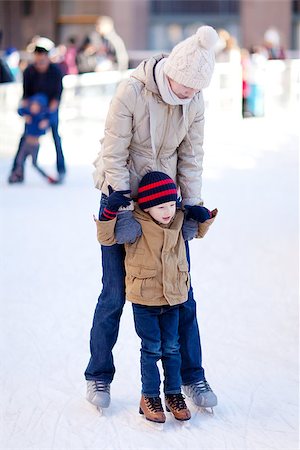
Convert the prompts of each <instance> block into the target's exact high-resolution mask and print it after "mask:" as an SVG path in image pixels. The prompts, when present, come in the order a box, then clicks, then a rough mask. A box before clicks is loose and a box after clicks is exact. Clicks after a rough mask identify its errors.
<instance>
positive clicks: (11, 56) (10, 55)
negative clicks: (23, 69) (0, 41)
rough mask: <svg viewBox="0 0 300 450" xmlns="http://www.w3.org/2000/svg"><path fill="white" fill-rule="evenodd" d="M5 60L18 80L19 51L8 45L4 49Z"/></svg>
mask: <svg viewBox="0 0 300 450" xmlns="http://www.w3.org/2000/svg"><path fill="white" fill-rule="evenodd" d="M4 58H5V61H6V63H7V65H8V67H9V68H10V71H11V73H12V75H13V77H14V79H15V80H16V81H20V68H19V63H20V53H19V52H18V50H17V49H16V48H15V47H8V48H7V49H6V50H5V51H4Z"/></svg>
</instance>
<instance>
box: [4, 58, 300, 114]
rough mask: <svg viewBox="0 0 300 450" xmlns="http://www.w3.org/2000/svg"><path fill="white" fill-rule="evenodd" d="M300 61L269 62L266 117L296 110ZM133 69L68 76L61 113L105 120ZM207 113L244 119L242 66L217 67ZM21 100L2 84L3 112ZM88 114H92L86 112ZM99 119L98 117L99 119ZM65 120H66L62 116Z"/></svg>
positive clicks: (15, 88) (15, 87)
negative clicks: (116, 93) (100, 109)
mask: <svg viewBox="0 0 300 450" xmlns="http://www.w3.org/2000/svg"><path fill="white" fill-rule="evenodd" d="M299 69H300V59H293V60H285V61H281V60H280V61H275V60H274V61H267V63H266V68H265V76H264V84H263V90H264V100H265V115H269V114H274V113H275V112H276V111H280V110H282V109H283V108H284V109H286V108H288V109H291V108H293V109H294V108H297V107H298V105H299V97H300V87H299V86H300V80H299V78H300V75H299V74H300V70H299ZM133 70H134V69H129V70H127V71H124V72H118V71H108V72H93V73H86V74H81V75H66V76H65V77H64V78H63V85H64V91H63V97H62V104H61V110H62V112H63V111H64V109H67V110H68V111H71V110H72V111H73V112H72V114H75V115H76V116H77V117H78V116H79V117H80V116H81V115H83V116H84V117H85V116H86V114H87V115H88V117H89V116H90V115H93V114H96V118H97V117H98V114H100V112H99V111H93V107H92V106H93V105H95V106H96V105H97V106H98V109H99V108H101V107H102V111H101V114H100V116H101V117H105V114H106V111H107V107H108V105H109V101H110V99H111V97H112V95H113V93H114V91H115V89H116V87H117V85H118V83H120V81H122V80H124V79H126V78H128V77H129V76H130V74H131V73H132V71H133ZM203 92H204V99H205V103H206V108H207V111H208V113H211V114H216V115H218V114H226V115H227V116H230V117H236V118H239V117H241V114H242V108H241V104H242V69H241V65H240V64H239V63H217V64H216V68H215V71H214V75H213V78H212V81H211V84H210V86H209V87H208V88H207V89H205V90H204V91H203ZM21 96H22V84H21V83H20V82H15V83H4V84H0V106H1V110H2V111H6V112H7V111H13V110H15V111H16V109H17V107H18V103H19V100H20V98H21ZM83 98H84V99H88V100H89V108H86V107H83V106H82V103H83V104H84V102H82V99H83ZM87 110H89V111H88V112H87ZM100 116H99V117H100ZM61 118H62V120H64V116H63V114H62V117H61Z"/></svg>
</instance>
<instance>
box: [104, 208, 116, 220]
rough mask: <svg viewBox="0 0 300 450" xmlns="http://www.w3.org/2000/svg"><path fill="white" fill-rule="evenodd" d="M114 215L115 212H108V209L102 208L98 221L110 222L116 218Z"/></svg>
mask: <svg viewBox="0 0 300 450" xmlns="http://www.w3.org/2000/svg"><path fill="white" fill-rule="evenodd" d="M116 215H117V212H116V211H110V210H109V209H108V208H104V210H103V213H102V214H101V217H100V220H112V219H114V218H115V217H116Z"/></svg>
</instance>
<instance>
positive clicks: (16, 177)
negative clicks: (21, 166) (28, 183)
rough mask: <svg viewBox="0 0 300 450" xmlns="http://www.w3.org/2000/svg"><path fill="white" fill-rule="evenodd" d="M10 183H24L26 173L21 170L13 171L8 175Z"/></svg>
mask: <svg viewBox="0 0 300 450" xmlns="http://www.w3.org/2000/svg"><path fill="white" fill-rule="evenodd" d="M7 181H8V183H9V184H15V183H23V182H24V175H23V173H22V172H21V171H18V170H16V171H13V172H12V173H11V174H10V176H9V177H8V180H7Z"/></svg>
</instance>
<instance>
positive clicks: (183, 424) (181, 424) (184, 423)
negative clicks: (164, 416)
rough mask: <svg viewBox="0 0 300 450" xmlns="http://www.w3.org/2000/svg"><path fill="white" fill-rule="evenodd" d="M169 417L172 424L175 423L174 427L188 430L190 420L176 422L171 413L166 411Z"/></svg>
mask: <svg viewBox="0 0 300 450" xmlns="http://www.w3.org/2000/svg"><path fill="white" fill-rule="evenodd" d="M167 412H168V413H169V414H170V415H171V417H172V422H173V423H176V425H178V426H179V427H180V428H190V426H191V424H190V421H191V419H188V420H178V419H176V417H175V416H174V415H173V414H172V413H171V411H167Z"/></svg>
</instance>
